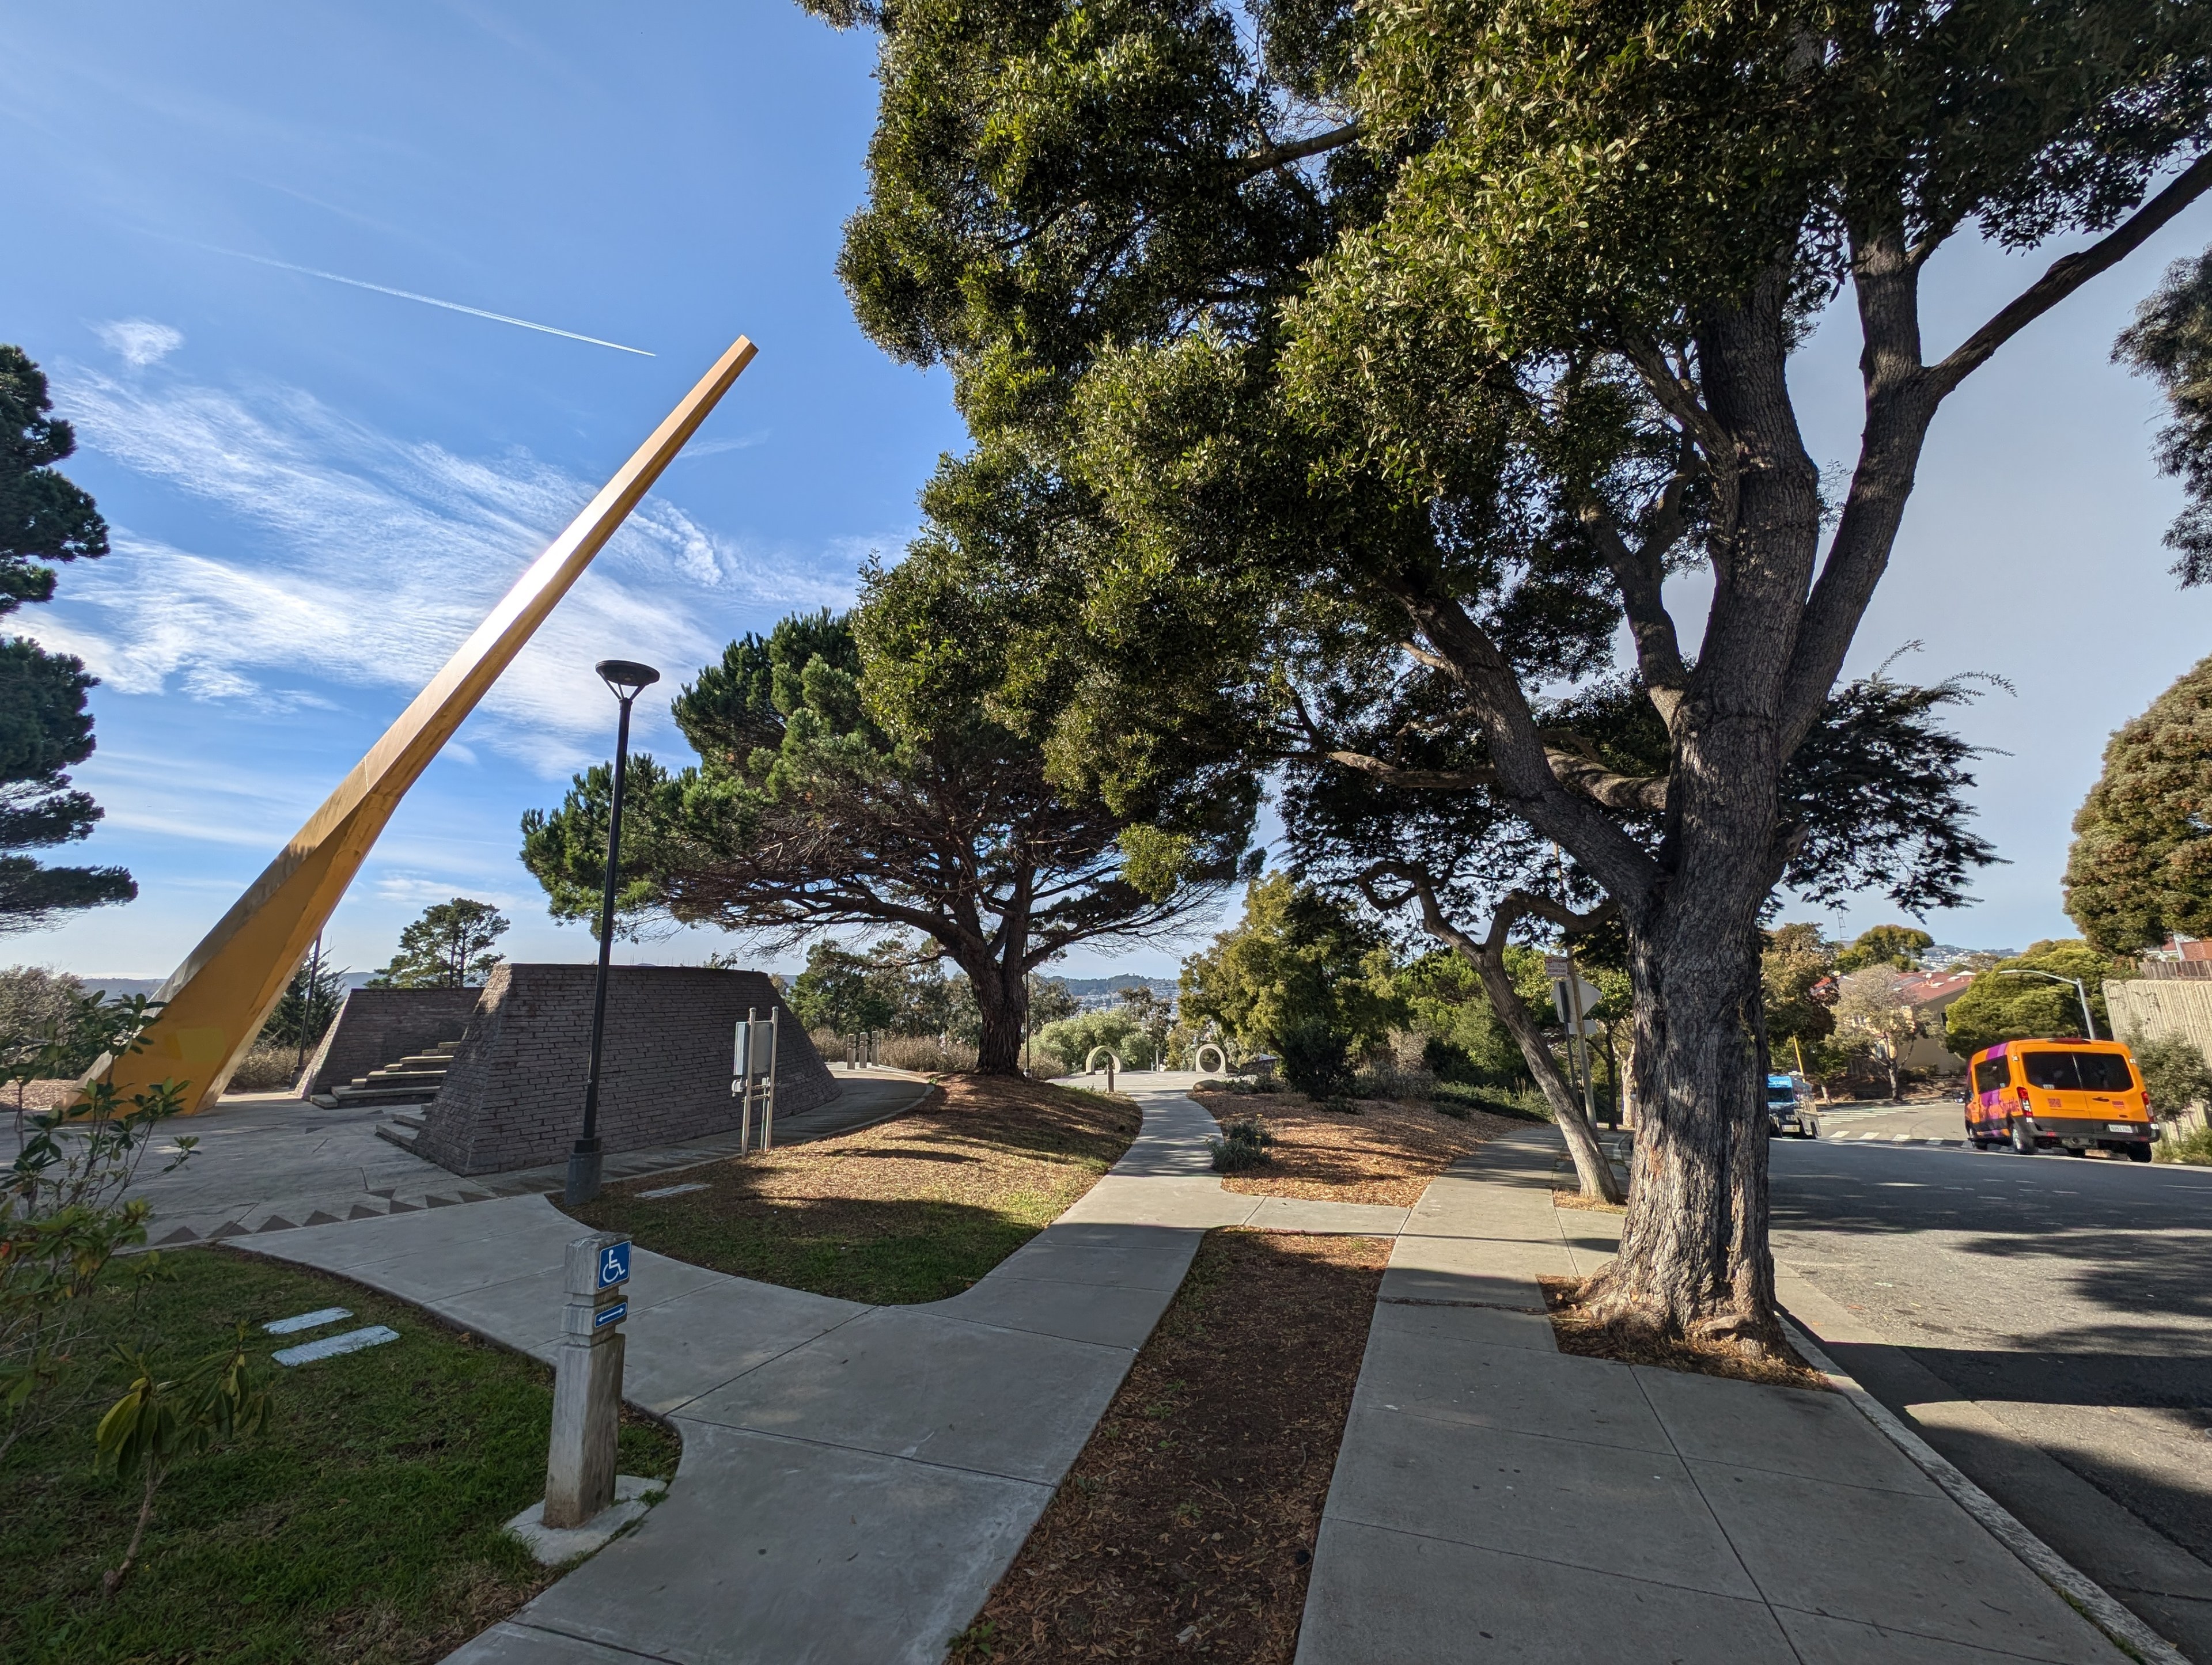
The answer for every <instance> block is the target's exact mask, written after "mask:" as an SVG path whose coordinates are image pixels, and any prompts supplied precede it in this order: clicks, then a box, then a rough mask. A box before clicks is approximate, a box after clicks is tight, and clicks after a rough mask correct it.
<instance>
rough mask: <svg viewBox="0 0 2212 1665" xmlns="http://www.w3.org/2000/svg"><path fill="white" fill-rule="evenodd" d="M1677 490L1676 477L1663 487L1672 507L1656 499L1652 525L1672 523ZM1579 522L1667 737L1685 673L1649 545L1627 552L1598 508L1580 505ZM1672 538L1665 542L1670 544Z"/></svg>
mask: <svg viewBox="0 0 2212 1665" xmlns="http://www.w3.org/2000/svg"><path fill="white" fill-rule="evenodd" d="M1680 485H1681V477H1680V475H1677V476H1675V477H1674V480H1672V481H1670V482H1668V487H1667V489H1668V492H1669V493H1671V494H1672V495H1673V496H1674V507H1672V509H1671V510H1670V509H1669V507H1668V505H1667V504H1666V502H1665V501H1664V500H1663V499H1662V504H1661V509H1660V516H1655V520H1656V519H1658V518H1660V517H1662V516H1668V515H1669V514H1670V513H1671V517H1672V519H1674V520H1680V518H1681V511H1680V500H1681V492H1680ZM1582 522H1583V531H1584V532H1586V533H1588V534H1589V539H1590V541H1591V542H1592V543H1594V544H1596V545H1597V548H1598V553H1599V554H1601V555H1602V556H1604V557H1605V561H1606V564H1607V566H1609V567H1611V568H1613V584H1614V586H1616V587H1617V588H1618V589H1619V590H1620V610H1621V611H1622V613H1623V614H1624V615H1625V616H1626V617H1627V620H1628V631H1629V635H1631V636H1632V638H1633V639H1634V640H1635V642H1636V663H1637V666H1638V669H1639V670H1640V671H1642V672H1643V673H1644V690H1645V691H1646V692H1647V693H1648V694H1649V695H1650V698H1651V703H1652V704H1653V705H1654V706H1656V708H1658V712H1659V720H1660V721H1662V722H1663V723H1665V724H1666V725H1667V732H1668V733H1669V734H1672V733H1673V732H1674V719H1675V718H1676V716H1677V715H1678V714H1680V711H1681V709H1682V701H1683V698H1684V696H1686V694H1687V692H1688V690H1689V686H1690V673H1689V670H1688V668H1687V667H1686V665H1684V664H1683V663H1682V647H1681V641H1680V637H1679V636H1677V635H1676V634H1675V630H1674V616H1673V615H1672V614H1670V613H1669V612H1668V611H1667V603H1666V599H1665V596H1664V593H1663V592H1662V568H1661V566H1660V562H1659V561H1658V558H1657V556H1656V555H1655V554H1654V553H1653V552H1652V550H1651V547H1650V540H1649V539H1647V540H1645V542H1644V545H1643V546H1642V547H1640V548H1638V549H1631V548H1629V546H1628V540H1627V539H1626V538H1623V537H1622V536H1621V535H1620V527H1619V526H1615V525H1614V524H1613V514H1612V512H1611V511H1610V510H1609V509H1607V507H1605V505H1604V504H1602V503H1599V502H1595V501H1592V502H1589V503H1585V504H1583V511H1582ZM1680 535H1681V534H1680V531H1679V530H1677V531H1676V532H1674V538H1680ZM1674 538H1669V539H1668V543H1670V544H1671V543H1672V542H1674Z"/></svg>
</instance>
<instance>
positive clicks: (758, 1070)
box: [730, 1006, 781, 1151]
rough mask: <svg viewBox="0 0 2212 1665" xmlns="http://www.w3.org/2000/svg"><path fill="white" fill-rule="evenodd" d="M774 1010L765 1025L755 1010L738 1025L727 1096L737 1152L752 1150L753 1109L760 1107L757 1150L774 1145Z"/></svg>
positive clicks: (770, 1011) (775, 1012)
mask: <svg viewBox="0 0 2212 1665" xmlns="http://www.w3.org/2000/svg"><path fill="white" fill-rule="evenodd" d="M780 1015H781V1014H780V1011H779V1009H777V1008H775V1007H771V1008H770V1009H769V1014H768V1018H767V1019H766V1021H765V1022H763V1020H762V1018H761V1015H760V1010H759V1008H758V1007H757V1006H756V1007H752V1008H750V1009H748V1010H747V1012H745V1020H744V1022H743V1023H741V1024H738V1033H737V1045H736V1048H735V1056H734V1058H733V1059H732V1077H731V1080H730V1093H731V1096H732V1097H734V1098H736V1099H737V1100H738V1149H739V1150H740V1151H750V1149H752V1148H753V1106H754V1104H755V1103H758V1104H759V1106H760V1113H761V1122H760V1148H761V1149H762V1150H763V1151H766V1150H769V1149H771V1148H773V1147H774V1145H775V1042H776V1020H777V1018H778V1017H779V1016H780Z"/></svg>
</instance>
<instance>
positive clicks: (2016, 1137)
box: [1966, 1041, 2158, 1162]
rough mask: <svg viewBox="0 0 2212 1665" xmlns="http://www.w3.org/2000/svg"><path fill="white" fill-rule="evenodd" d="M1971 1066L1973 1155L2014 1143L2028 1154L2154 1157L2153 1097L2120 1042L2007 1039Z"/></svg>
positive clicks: (1968, 1121)
mask: <svg viewBox="0 0 2212 1665" xmlns="http://www.w3.org/2000/svg"><path fill="white" fill-rule="evenodd" d="M1967 1067H1968V1070H1969V1072H1970V1073H1969V1076H1968V1084H1967V1087H1966V1142H1967V1143H1968V1144H1970V1145H1972V1146H1973V1147H1974V1148H1975V1149H1976V1150H1978V1151H1986V1150H1988V1149H1989V1148H1990V1146H1991V1145H1999V1144H2006V1143H2009V1144H2010V1145H2011V1146H2012V1148H2013V1149H2014V1150H2015V1151H2018V1152H2020V1153H2021V1155H2023V1156H2026V1155H2028V1154H2030V1153H2032V1152H2036V1151H2047V1150H2060V1151H2063V1152H2066V1154H2067V1155H2068V1156H2070V1157H2078V1156H2086V1155H2087V1154H2088V1152H2091V1151H2092V1150H2100V1151H2124V1152H2127V1155H2128V1159H2129V1160H2130V1162H2148V1161H2149V1160H2150V1147H2151V1141H2152V1140H2154V1139H2156V1138H2157V1137H2158V1127H2157V1124H2156V1123H2155V1122H2154V1121H2152V1119H2151V1114H2150V1095H2149V1094H2148V1092H2146V1091H2143V1079H2142V1071H2140V1070H2138V1069H2137V1068H2136V1060H2135V1059H2134V1057H2133V1056H2132V1055H2131V1054H2130V1053H2129V1051H2128V1049H2127V1048H2126V1047H2125V1046H2124V1044H2122V1043H2121V1042H2118V1041H2002V1042H1998V1044H1996V1046H1993V1047H1990V1048H1988V1049H1987V1050H1986V1051H1984V1052H1978V1053H1976V1054H1974V1059H1973V1062H1972V1064H1971V1065H1969V1066H1967Z"/></svg>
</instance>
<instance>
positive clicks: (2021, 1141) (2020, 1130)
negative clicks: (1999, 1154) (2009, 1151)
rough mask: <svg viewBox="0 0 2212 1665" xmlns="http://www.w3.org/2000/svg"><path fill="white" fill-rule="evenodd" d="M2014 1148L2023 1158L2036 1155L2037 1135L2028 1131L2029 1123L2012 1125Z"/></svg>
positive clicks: (2020, 1122) (2016, 1122)
mask: <svg viewBox="0 0 2212 1665" xmlns="http://www.w3.org/2000/svg"><path fill="white" fill-rule="evenodd" d="M2012 1148H2013V1150H2014V1151H2015V1152H2017V1153H2018V1154H2019V1155H2021V1156H2024V1157H2032V1156H2033V1155H2034V1154H2035V1135H2034V1134H2033V1133H2030V1132H2028V1130H2027V1122H2025V1121H2015V1122H2014V1123H2013V1124H2012Z"/></svg>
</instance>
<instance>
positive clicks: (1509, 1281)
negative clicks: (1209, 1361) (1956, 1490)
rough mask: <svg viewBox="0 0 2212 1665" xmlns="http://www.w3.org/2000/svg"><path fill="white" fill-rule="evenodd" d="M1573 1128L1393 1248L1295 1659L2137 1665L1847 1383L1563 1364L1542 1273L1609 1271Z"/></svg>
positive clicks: (1425, 1208)
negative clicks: (1573, 1175) (1572, 1148)
mask: <svg viewBox="0 0 2212 1665" xmlns="http://www.w3.org/2000/svg"><path fill="white" fill-rule="evenodd" d="M1558 1148H1559V1145H1558V1138H1557V1135H1556V1134H1555V1133H1553V1132H1552V1131H1551V1130H1550V1129H1530V1130H1528V1132H1526V1133H1512V1134H1509V1135H1507V1136H1505V1137H1504V1138H1501V1139H1497V1140H1495V1141H1493V1142H1492V1143H1491V1144H1489V1145H1485V1146H1484V1147H1483V1148H1482V1150H1481V1151H1480V1152H1477V1153H1475V1154H1474V1156H1473V1157H1470V1158H1466V1159H1465V1160H1463V1161H1462V1162H1461V1163H1460V1164H1456V1165H1455V1167H1454V1169H1453V1170H1451V1171H1450V1172H1449V1173H1447V1174H1446V1175H1444V1176H1442V1177H1440V1178H1439V1179H1437V1181H1436V1182H1434V1183H1433V1184H1431V1186H1430V1187H1429V1188H1428V1190H1427V1192H1426V1193H1425V1194H1424V1195H1423V1197H1422V1199H1421V1201H1420V1203H1419V1205H1418V1206H1416V1207H1415V1209H1414V1211H1413V1219H1412V1220H1411V1222H1409V1224H1407V1229H1406V1231H1405V1233H1404V1235H1402V1236H1401V1237H1399V1238H1398V1240H1397V1243H1396V1244H1395V1249H1394V1252H1393V1254H1392V1256H1391V1262H1390V1269H1389V1271H1388V1272H1387V1273H1385V1274H1384V1276H1383V1286H1382V1291H1381V1298H1380V1300H1379V1302H1378V1303H1377V1305H1376V1312H1375V1318H1374V1322H1373V1327H1372V1328H1371V1330H1370V1334H1369V1339H1368V1347H1367V1355H1366V1358H1365V1361H1364V1364H1363V1365H1362V1367H1361V1371H1360V1377H1359V1385H1358V1390H1357V1392H1356V1393H1355V1395H1354V1397H1353V1401H1352V1413H1351V1416H1350V1419H1349V1420H1348V1422H1347V1424H1346V1431H1345V1439H1344V1443H1343V1446H1342V1447H1341V1449H1340V1451H1339V1454H1338V1456H1337V1462H1336V1469H1335V1474H1334V1479H1333V1481H1332V1483H1331V1486H1330V1489H1329V1496H1328V1505H1327V1508H1326V1510H1325V1511H1324V1513H1323V1516H1322V1530H1321V1535H1320V1540H1319V1543H1318V1545H1317V1547H1316V1553H1315V1559H1314V1568H1313V1577H1312V1581H1311V1583H1310V1586H1309V1589H1308V1592H1307V1598H1306V1606H1305V1614H1304V1628H1303V1631H1302V1633H1301V1636H1300V1640H1299V1646H1298V1653H1297V1660H1298V1665H1443V1662H1447V1661H1449V1662H1461V1661H1480V1660H1487V1659H1496V1660H1500V1661H1504V1660H1512V1661H1568V1660H1576V1661H1580V1660H1604V1661H1607V1662H1614V1661H1620V1662H1625V1665H1634V1662H1643V1661H1651V1662H1661V1661H1685V1660H1697V1661H1702V1660H1716V1661H1717V1660H1727V1661H1731V1662H1733V1661H1747V1662H1758V1661H1769V1660H1771V1661H1775V1662H1802V1665H1814V1662H1820V1665H1859V1662H1865V1665H1876V1662H1881V1665H1897V1662H1925V1665H1970V1662H1986V1665H1996V1662H2001V1661H2006V1660H2036V1661H2044V1662H2066V1665H2072V1662H2082V1665H2088V1662H2117V1661H2120V1660H2122V1659H2123V1658H2124V1656H2123V1655H2122V1654H2121V1653H2120V1652H2119V1651H2118V1650H2117V1649H2115V1648H2114V1647H2113V1646H2112V1644H2111V1643H2109V1642H2108V1641H2107V1640H2106V1638H2105V1637H2104V1636H2103V1635H2102V1634H2100V1632H2098V1631H2096V1630H2095V1629H2094V1628H2093V1627H2092V1626H2090V1625H2089V1624H2088V1623H2087V1622H2086V1621H2085V1620H2084V1619H2081V1617H2080V1616H2079V1615H2078V1614H2076V1613H2075V1612H2074V1610H2073V1609H2072V1608H2071V1607H2069V1606H2068V1605H2067V1604H2066V1603H2065V1602H2064V1601H2062V1600H2060V1598H2059V1597H2058V1596H2057V1595H2056V1594H2054V1593H2053V1592H2052V1591H2051V1589H2050V1588H2049V1587H2048V1586H2047V1585H2045V1583H2043V1582H2042V1581H2041V1580H2040V1579H2039V1578H2038V1577H2035V1576H2034V1575H2033V1573H2031V1572H2030V1571H2028V1570H2027V1567H2025V1566H2023V1565H2021V1562H2020V1561H2019V1560H2018V1559H2015V1557H2014V1556H2013V1555H2012V1554H2011V1553H2009V1552H2008V1551H2007V1550H2006V1549H2004V1548H2003V1547H2002V1546H2000V1545H1999V1544H1998V1543H1997V1542H1996V1540H1994V1539H1992V1538H1991V1537H1990V1535H1989V1534H1988V1533H1987V1532H1986V1531H1984V1529H1983V1528H1981V1527H1980V1526H1979V1525H1978V1524H1977V1523H1976V1522H1974V1521H1973V1520H1972V1518H1971V1517H1970V1516H1967V1515H1966V1512H1965V1511H1964V1510H1961V1509H1960V1507H1959V1505H1958V1504H1955V1503H1954V1502H1953V1501H1952V1500H1951V1498H1949V1497H1948V1496H1947V1495H1945V1494H1944V1493H1943V1492H1942V1491H1941V1490H1939V1489H1938V1488H1937V1487H1936V1486H1935V1485H1934V1484H1933V1483H1932V1482H1931V1481H1930V1480H1929V1479H1928V1478H1927V1476H1926V1475H1925V1474H1923V1473H1922V1471H1921V1470H1920V1469H1919V1468H1917V1467H1915V1466H1914V1465H1913V1464H1912V1463H1911V1462H1910V1461H1907V1460H1906V1459H1905V1456H1904V1455H1902V1454H1901V1453H1900V1452H1899V1450H1898V1449H1897V1448H1896V1447H1895V1446H1894V1445H1893V1444H1892V1443H1890V1441H1889V1440H1888V1439H1887V1438H1886V1437H1884V1436H1883V1435H1882V1434H1881V1433H1880V1432H1879V1431H1877V1430H1876V1429H1875V1427H1874V1426H1873V1425H1871V1424H1869V1422H1868V1421H1867V1420H1866V1419H1864V1418H1863V1416H1862V1415H1861V1414H1860V1413H1858V1412H1857V1410H1856V1409H1855V1408H1854V1407H1853V1406H1852V1404H1851V1402H1850V1401H1849V1400H1848V1399H1846V1398H1844V1396H1842V1395H1835V1394H1823V1393H1813V1392H1805V1391H1800V1390H1797V1389H1786V1388H1768V1387H1762V1386H1758V1385H1754V1384H1752V1383H1748V1382H1730V1381H1725V1380H1722V1379H1719V1378H1717V1377H1711V1376H1692V1375H1686V1374H1682V1373H1680V1372H1675V1371H1669V1370H1650V1369H1645V1368H1644V1367H1641V1366H1633V1367H1632V1366H1629V1365H1624V1364H1613V1363H1611V1362H1609V1361H1607V1360H1603V1359H1595V1358H1575V1357H1571V1356H1568V1355H1565V1354H1562V1353H1560V1352H1559V1351H1558V1350H1557V1348H1556V1346H1554V1344H1553V1336H1552V1328H1551V1323H1550V1321H1549V1319H1548V1318H1547V1317H1546V1316H1544V1314H1543V1301H1542V1297H1541V1291H1540V1290H1539V1289H1538V1288H1537V1286H1536V1283H1535V1279H1537V1278H1538V1277H1539V1276H1547V1275H1557V1276H1570V1275H1577V1274H1581V1273H1587V1272H1589V1271H1590V1270H1592V1269H1594V1268H1595V1266H1596V1265H1598V1264H1601V1262H1602V1260H1603V1258H1604V1255H1605V1254H1606V1251H1607V1240H1608V1238H1609V1237H1612V1236H1613V1232H1614V1231H1616V1230H1617V1227H1616V1226H1615V1224H1614V1221H1613V1218H1612V1217H1609V1216H1606V1215H1601V1214H1592V1213H1587V1212H1577V1211H1556V1210H1554V1208H1553V1205H1552V1200H1551V1191H1552V1188H1553V1184H1554V1164H1555V1161H1556V1159H1557V1152H1558Z"/></svg>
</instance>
